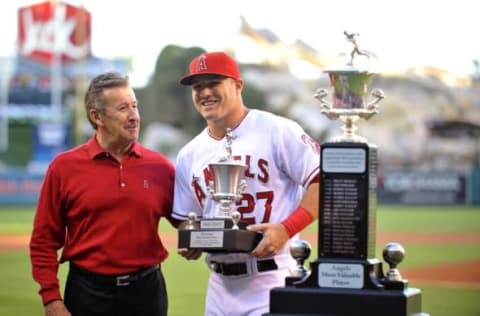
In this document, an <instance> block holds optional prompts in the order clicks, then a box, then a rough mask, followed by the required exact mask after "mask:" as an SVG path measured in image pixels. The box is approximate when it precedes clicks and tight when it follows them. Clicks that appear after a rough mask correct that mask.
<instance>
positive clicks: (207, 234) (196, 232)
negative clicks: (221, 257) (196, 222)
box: [178, 228, 262, 252]
mask: <svg viewBox="0 0 480 316" xmlns="http://www.w3.org/2000/svg"><path fill="white" fill-rule="evenodd" d="M178 233H179V235H178V248H191V249H202V250H203V251H205V252H250V251H252V250H253V249H255V247H256V246H257V245H258V243H259V242H260V240H261V239H262V234H260V233H256V232H251V231H248V230H244V229H228V228H227V229H180V230H179V231H178Z"/></svg>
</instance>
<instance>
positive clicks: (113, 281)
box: [70, 263, 160, 286]
mask: <svg viewBox="0 0 480 316" xmlns="http://www.w3.org/2000/svg"><path fill="white" fill-rule="evenodd" d="M159 269H160V267H159V266H158V265H155V266H151V267H148V268H144V269H141V270H138V271H135V272H132V273H128V274H124V275H106V274H97V273H93V272H91V271H88V270H85V269H83V268H80V267H79V266H77V265H75V264H74V263H70V272H71V273H74V274H78V275H82V276H83V277H86V278H88V279H89V280H91V281H92V282H95V283H101V284H104V285H108V286H127V285H129V284H130V283H132V282H135V281H138V280H140V279H143V278H144V277H146V276H147V275H149V274H150V273H152V272H154V271H158V270H159Z"/></svg>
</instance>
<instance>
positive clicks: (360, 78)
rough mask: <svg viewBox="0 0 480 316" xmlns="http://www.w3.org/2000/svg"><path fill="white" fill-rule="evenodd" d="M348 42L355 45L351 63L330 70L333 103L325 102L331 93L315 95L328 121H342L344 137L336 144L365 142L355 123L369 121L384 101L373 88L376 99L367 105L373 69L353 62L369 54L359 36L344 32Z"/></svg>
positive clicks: (337, 140)
mask: <svg viewBox="0 0 480 316" xmlns="http://www.w3.org/2000/svg"><path fill="white" fill-rule="evenodd" d="M344 34H345V36H346V38H347V40H348V41H349V42H351V43H352V44H353V49H352V51H351V52H350V55H349V56H350V60H349V61H348V62H347V63H346V65H345V66H342V67H337V68H335V69H327V70H324V72H326V73H328V76H329V79H330V84H331V86H332V89H333V100H332V102H329V101H327V100H326V97H327V96H328V90H327V89H325V88H319V89H317V91H316V92H315V98H317V99H318V100H319V101H320V105H321V107H322V113H323V114H324V115H326V116H327V117H328V118H329V119H332V120H337V119H339V118H340V120H342V121H343V123H344V126H343V127H342V130H343V135H341V136H338V137H336V138H335V139H334V140H333V141H334V142H366V139H365V138H363V137H361V136H359V135H356V134H355V131H356V129H357V127H356V125H355V122H356V121H357V120H358V119H366V120H368V119H370V118H371V117H372V116H373V115H375V114H377V113H378V103H379V102H380V101H381V100H382V99H383V98H384V93H383V91H382V90H380V89H373V90H372V91H371V95H372V96H373V98H374V99H373V100H372V101H370V102H367V100H366V98H365V95H366V93H367V89H368V84H369V83H370V80H371V78H372V77H373V76H374V75H375V73H374V72H372V71H371V70H370V69H366V68H365V69H362V68H359V67H356V66H355V65H354V59H355V56H357V55H363V56H365V57H367V58H369V57H370V56H369V54H368V53H367V52H365V51H362V50H361V49H360V48H359V47H358V44H357V40H356V37H357V36H358V34H355V33H347V32H344Z"/></svg>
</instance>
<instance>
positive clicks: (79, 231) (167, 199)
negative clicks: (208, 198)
mask: <svg viewBox="0 0 480 316" xmlns="http://www.w3.org/2000/svg"><path fill="white" fill-rule="evenodd" d="M174 172H175V171H174V166H173V164H172V163H171V162H170V161H169V160H168V159H167V158H166V157H164V156H162V155H161V154H159V153H156V152H153V151H150V150H148V149H146V148H144V147H142V146H141V145H140V144H139V143H135V144H134V146H133V148H132V151H131V152H130V154H128V155H127V156H126V157H125V158H124V159H123V160H122V162H121V163H119V162H118V161H116V160H115V159H113V158H112V157H111V156H110V154H109V153H107V152H105V151H104V150H103V149H102V148H101V147H100V146H99V145H98V143H97V141H96V139H95V137H92V138H91V139H90V140H89V141H88V142H87V143H85V144H83V145H80V146H78V147H76V148H74V149H72V150H70V151H67V152H64V153H62V154H60V155H58V156H57V157H56V158H55V159H54V160H53V161H52V163H51V164H50V166H49V168H48V170H47V173H46V175H45V179H44V183H43V185H42V189H41V193H40V197H39V201H38V205H37V210H36V215H35V220H34V227H33V232H32V236H31V241H30V257H31V262H32V274H33V278H34V279H35V280H36V281H37V282H38V283H39V284H40V291H39V293H40V295H41V297H42V301H43V303H44V304H46V303H48V302H49V301H52V300H56V299H61V294H60V291H59V282H58V277H57V271H58V265H59V262H60V263H62V262H64V261H72V262H75V264H77V265H79V266H81V267H83V268H85V269H88V270H90V271H93V272H96V273H102V274H125V273H128V272H132V271H135V270H138V269H141V268H143V267H147V266H151V265H155V264H158V263H160V262H162V261H163V260H165V259H166V257H167V256H168V252H167V250H166V249H165V247H164V246H163V244H162V242H161V240H160V237H159V235H158V223H159V220H160V217H167V218H168V219H169V220H170V219H171V217H170V214H171V210H172V202H173V201H172V200H173V181H174ZM62 247H63V250H62V252H61V257H60V260H58V256H57V253H58V251H59V250H60V249H61V248H62Z"/></svg>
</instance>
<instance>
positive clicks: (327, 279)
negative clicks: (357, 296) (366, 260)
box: [318, 263, 363, 289]
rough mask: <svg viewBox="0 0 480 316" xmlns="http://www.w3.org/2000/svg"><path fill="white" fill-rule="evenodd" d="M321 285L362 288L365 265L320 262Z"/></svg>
mask: <svg viewBox="0 0 480 316" xmlns="http://www.w3.org/2000/svg"><path fill="white" fill-rule="evenodd" d="M318 285H319V286H320V287H334V288H348V289H361V288H363V266H362V265H361V264H344V263H320V264H319V265H318Z"/></svg>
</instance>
